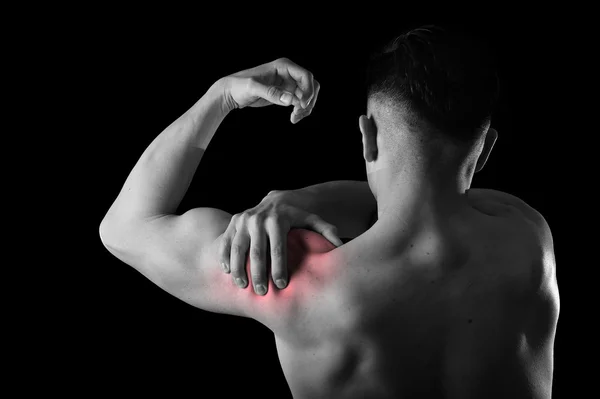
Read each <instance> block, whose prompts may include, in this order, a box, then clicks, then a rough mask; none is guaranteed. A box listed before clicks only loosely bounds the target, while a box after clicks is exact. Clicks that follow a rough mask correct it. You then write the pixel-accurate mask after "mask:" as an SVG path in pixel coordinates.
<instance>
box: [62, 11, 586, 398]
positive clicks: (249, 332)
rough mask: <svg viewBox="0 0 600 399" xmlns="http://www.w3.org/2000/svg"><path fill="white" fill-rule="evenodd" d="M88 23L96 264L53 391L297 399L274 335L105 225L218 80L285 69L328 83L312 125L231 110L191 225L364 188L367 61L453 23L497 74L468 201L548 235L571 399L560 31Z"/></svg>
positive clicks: (82, 62)
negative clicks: (222, 214) (117, 249)
mask: <svg viewBox="0 0 600 399" xmlns="http://www.w3.org/2000/svg"><path fill="white" fill-rule="evenodd" d="M232 7H233V6H232ZM155 11H159V13H160V10H155ZM358 11H360V10H358ZM185 12H186V11H185V10H181V13H183V14H185ZM265 13H266V15H270V13H269V12H267V11H265ZM92 14H93V15H94V18H91V17H90V18H80V19H78V21H77V23H75V24H74V26H75V28H74V29H73V30H70V31H69V32H68V33H66V34H65V36H64V37H63V39H64V40H66V41H67V42H68V43H67V44H68V48H69V50H68V51H69V52H70V57H69V60H70V62H69V63H68V66H67V67H66V71H65V72H66V73H67V74H68V75H70V77H71V79H72V80H74V83H75V86H76V88H75V90H74V93H77V94H75V95H74V98H73V100H75V101H74V102H75V103H77V102H80V104H78V105H76V106H77V107H78V109H79V108H83V109H84V110H85V111H84V112H83V115H84V116H85V117H86V118H87V122H88V123H86V124H85V125H82V126H81V129H82V131H85V133H84V134H85V135H86V137H88V139H87V140H90V139H89V137H91V141H92V144H91V145H90V146H91V147H93V151H92V152H91V155H90V153H83V152H82V153H81V154H85V156H84V158H88V159H86V160H85V162H86V165H90V166H89V168H88V169H86V170H85V178H84V185H83V186H82V191H85V193H86V195H87V197H86V198H87V199H86V200H85V201H82V202H85V207H86V212H85V213H84V214H85V215H86V216H85V217H84V218H82V219H85V224H86V227H85V234H83V233H82V236H85V240H84V241H85V245H82V250H84V251H85V255H84V256H83V257H82V258H81V259H86V260H85V261H82V262H77V265H76V266H75V267H76V272H75V275H76V276H77V277H76V282H71V281H72V275H71V278H70V279H69V288H68V289H67V290H66V291H65V292H64V293H63V294H64V295H63V296H64V299H65V302H64V308H63V312H62V313H63V315H64V316H65V320H66V324H65V325H68V326H69V328H67V329H65V331H64V332H63V333H61V338H62V341H61V342H63V343H64V344H62V345H63V346H61V348H60V349H59V352H60V353H61V355H60V356H62V358H63V359H67V366H66V368H64V369H61V370H60V372H61V377H60V378H57V379H55V380H54V382H53V384H56V386H57V387H59V388H60V389H68V390H73V391H75V392H80V393H83V392H95V393H98V392H103V393H108V394H117V393H122V392H130V393H141V392H144V393H158V392H172V396H179V395H175V394H174V392H178V393H186V394H192V395H199V397H240V396H242V395H257V396H259V395H264V397H276V398H285V397H291V395H290V394H289V389H288V388H287V385H286V382H285V379H284V377H283V373H282V371H281V367H280V366H279V363H278V360H277V354H276V350H275V345H274V338H273V336H272V334H271V333H270V331H269V330H268V329H267V328H266V327H264V326H262V325H261V324H259V323H258V322H256V321H254V320H250V319H243V318H236V317H232V316H226V315H219V314H213V313H208V312H204V311H201V310H198V309H195V308H193V307H192V306H190V305H187V304H185V303H184V302H182V301H180V300H178V299H176V298H174V297H172V296H170V295H169V294H167V293H165V292H163V291H162V290H160V289H159V288H158V287H156V286H154V285H153V284H152V283H151V282H150V281H149V280H146V279H145V278H144V277H143V276H142V275H140V274H139V273H138V272H136V271H135V270H134V269H132V268H131V267H129V266H127V265H125V264H124V263H122V262H120V261H119V260H117V259H116V258H114V257H113V256H112V255H111V254H110V253H109V252H108V251H107V250H106V249H105V248H104V247H103V246H102V243H101V242H100V238H99V235H98V227H99V225H100V221H101V220H102V217H103V216H104V214H105V213H106V211H107V210H108V208H109V207H110V205H111V203H112V201H113V200H114V199H115V198H116V196H117V194H118V192H119V190H120V188H121V186H122V184H123V183H124V181H125V179H126V177H127V175H128V173H129V172H130V170H131V169H132V168H133V166H134V165H135V163H136V161H137V159H138V158H139V156H140V155H141V154H142V152H143V151H144V149H145V148H146V147H147V146H148V145H149V144H150V142H151V141H152V140H153V139H154V138H155V137H156V135H158V134H159V133H160V132H161V131H162V130H163V129H164V128H165V127H166V126H167V125H169V124H170V123H171V122H172V121H173V120H174V119H176V118H177V117H178V116H179V115H181V114H182V113H183V112H185V111H186V110H187V109H188V108H189V107H190V106H192V105H193V104H194V102H195V101H197V100H198V99H199V98H200V97H201V96H202V94H203V93H204V92H205V91H206V89H208V87H209V86H210V85H211V84H212V83H213V82H214V81H215V80H217V79H218V78H220V77H222V76H225V75H228V74H231V73H234V72H237V71H239V70H242V69H246V68H250V67H253V66H256V65H259V64H262V63H265V62H268V61H271V60H273V59H276V58H279V57H287V58H290V59H291V60H293V61H294V62H296V63H298V64H300V65H302V66H304V67H306V68H307V69H309V70H310V71H312V72H313V74H314V76H315V78H316V79H317V80H319V82H320V83H321V85H322V88H321V93H320V95H319V99H318V103H317V107H316V108H315V110H314V112H313V114H312V115H311V116H310V117H309V118H307V119H305V120H303V121H302V122H300V123H299V124H297V125H292V124H291V123H290V122H289V114H290V111H291V109H289V108H281V107H274V106H272V107H268V108H261V109H243V110H238V111H235V112H232V113H231V114H230V115H229V116H228V117H227V119H226V120H225V121H224V122H223V124H222V125H221V127H220V128H219V130H218V132H217V134H216V135H215V137H214V139H213V140H212V142H211V144H210V146H209V148H208V151H207V152H206V154H205V156H204V159H203V160H202V162H201V164H200V166H199V169H198V172H197V173H196V176H195V178H194V181H193V183H192V185H191V187H190V189H189V191H188V194H187V195H186V197H185V199H184V200H183V202H182V204H181V206H180V211H185V210H187V209H190V208H192V207H198V206H210V207H217V208H221V209H224V210H225V211H228V212H230V213H232V214H233V213H237V212H240V211H243V210H244V209H246V208H248V207H251V206H254V205H256V204H257V203H258V202H259V201H260V200H261V199H262V198H263V197H264V196H265V195H266V194H267V193H268V191H270V190H273V189H294V188H300V187H303V186H306V185H309V184H315V183H319V182H324V181H329V180H340V179H353V180H366V174H365V170H364V161H363V159H362V150H361V149H362V147H361V136H360V132H359V130H358V117H359V116H360V115H361V114H362V113H364V111H365V99H364V93H363V92H362V85H361V84H362V79H363V76H364V66H365V61H366V57H367V55H368V54H369V52H370V51H371V50H373V48H374V47H375V46H377V45H378V44H381V43H382V42H383V41H386V40H387V39H389V38H390V37H391V36H392V35H394V34H397V33H399V32H400V31H402V30H405V29H407V28H413V27H417V26H419V25H421V24H425V23H442V24H448V23H449V22H450V21H452V22H450V23H452V24H457V25H461V26H463V27H464V26H467V27H468V28H469V29H470V30H471V31H472V32H474V33H476V34H478V35H480V36H483V37H485V38H487V40H488V41H489V43H490V44H491V45H492V47H493V48H494V49H495V51H496V54H497V56H498V59H499V62H500V79H501V96H500V103H499V106H498V110H497V112H496V114H495V117H494V119H493V122H492V126H494V127H495V128H496V129H497V130H498V132H499V139H498V141H497V143H496V146H495V148H494V151H493V153H492V155H491V157H490V159H489V160H488V163H487V165H486V167H485V168H484V170H483V171H482V172H480V173H478V174H477V175H476V177H475V179H474V181H473V187H485V188H494V189H498V190H502V191H506V192H509V193H511V194H514V195H516V196H518V197H520V198H522V199H523V200H525V201H526V202H527V203H529V204H530V205H531V206H533V207H534V208H536V209H537V210H538V211H540V212H541V213H542V214H543V215H544V216H545V218H546V220H547V221H548V223H549V225H550V227H551V229H552V232H553V237H554V242H555V253H556V259H557V274H558V283H559V289H560V293H561V305H562V307H561V316H560V320H559V326H558V332H557V336H556V344H555V378H554V392H555V394H554V397H571V395H573V394H574V389H575V388H574V385H572V384H571V381H570V380H569V378H568V372H567V370H568V368H569V364H570V360H569V359H570V356H572V354H571V353H570V352H569V351H568V348H567V344H566V342H567V336H569V335H571V333H570V331H573V330H574V328H573V327H572V324H571V323H573V321H572V320H570V317H572V316H570V313H569V309H570V308H572V307H573V304H572V303H571V302H569V293H570V292H573V291H574V277H573V274H572V272H570V271H569V270H568V269H567V268H566V266H564V265H565V264H566V259H565V258H566V254H567V253H568V250H567V246H566V240H567V238H568V237H567V235H568V234H569V232H568V231H567V230H566V229H565V228H563V227H561V226H564V225H565V219H566V215H565V214H564V212H563V211H562V210H561V209H563V205H562V202H561V200H560V199H559V198H558V196H557V195H556V192H557V186H558V185H559V184H560V183H559V182H558V180H560V179H561V176H562V175H563V174H564V170H562V166H561V165H564V162H558V160H557V155H558V154H560V153H561V150H563V152H564V148H563V147H562V146H563V145H564V144H563V143H562V142H561V141H560V140H559V134H560V133H561V131H562V126H560V125H559V122H558V121H557V120H556V119H555V118H554V116H555V115H557V114H558V113H559V109H558V105H557V102H556V100H555V93H556V89H555V88H553V86H552V84H550V82H553V81H554V80H555V77H556V76H557V75H559V74H560V71H559V67H560V65H559V64H557V63H556V62H555V57H556V54H555V51H554V50H553V49H554V46H556V43H557V40H558V39H559V37H560V35H559V32H560V31H561V30H562V29H563V28H562V25H561V24H560V23H558V22H555V21H553V20H548V19H544V18H523V19H517V18H515V17H513V16H511V17H509V18H504V19H498V21H497V22H496V21H492V20H490V19H488V18H477V17H471V18H469V19H468V20H469V23H463V22H458V21H457V20H455V19H450V18H446V19H444V18H433V17H429V16H427V15H426V14H420V15H418V16H414V15H410V16H405V17H398V16H397V14H395V15H394V16H393V18H392V17H389V18H387V19H386V18H372V17H371V14H370V13H369V12H368V11H367V10H365V12H364V13H363V14H361V13H360V12H359V13H357V15H356V16H355V17H354V18H352V19H350V18H346V17H342V16H340V15H336V16H324V15H322V16H315V15H314V14H311V18H302V16H301V14H302V13H300V15H295V16H294V17H285V18H273V17H268V18H265V19H264V20H259V21H254V20H253V21H252V22H250V21H248V20H247V21H245V22H238V21H236V22H235V23H234V22H231V21H229V20H228V18H227V13H223V12H220V13H217V14H208V13H205V14H194V15H192V16H191V17H190V16H189V15H188V16H187V17H188V18H185V19H182V20H180V19H179V18H177V17H173V16H171V14H169V16H168V17H167V16H165V18H164V20H163V19H160V18H156V17H155V18H152V19H147V18H145V17H144V16H143V15H138V14H136V13H123V14H121V13H119V12H105V13H100V12H96V13H92ZM238 14H239V13H238ZM238 16H239V15H238ZM242 19H243V18H242ZM249 19H250V18H249ZM190 20H192V21H190ZM78 32H81V37H79V33H78ZM79 95H81V97H79ZM88 142H89V141H86V143H88ZM83 248H85V249H83ZM213 390H215V391H214V393H209V392H211V391H213ZM567 392H569V393H570V395H568V396H567V395H566V393H567Z"/></svg>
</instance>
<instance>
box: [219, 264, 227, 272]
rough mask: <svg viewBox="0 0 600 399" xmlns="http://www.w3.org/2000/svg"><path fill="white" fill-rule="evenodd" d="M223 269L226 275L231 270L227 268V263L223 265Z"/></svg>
mask: <svg viewBox="0 0 600 399" xmlns="http://www.w3.org/2000/svg"><path fill="white" fill-rule="evenodd" d="M221 267H222V268H223V270H225V272H226V273H228V272H229V268H228V267H227V265H226V264H225V263H221Z"/></svg>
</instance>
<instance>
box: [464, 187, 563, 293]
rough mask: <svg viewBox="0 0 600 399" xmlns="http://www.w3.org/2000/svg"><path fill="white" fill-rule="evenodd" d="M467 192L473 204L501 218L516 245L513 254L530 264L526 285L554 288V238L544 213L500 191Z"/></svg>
mask: <svg viewBox="0 0 600 399" xmlns="http://www.w3.org/2000/svg"><path fill="white" fill-rule="evenodd" d="M468 196H469V199H470V200H472V201H473V204H474V207H475V208H477V209H479V210H482V212H483V213H487V214H488V215H492V216H499V217H501V218H502V220H503V224H504V225H505V226H507V232H508V233H510V235H509V238H510V241H511V242H513V243H514V245H518V247H519V250H518V251H517V250H516V248H515V251H514V254H515V255H517V254H518V256H520V257H522V259H523V260H524V261H525V262H526V263H527V265H528V266H529V267H530V269H529V273H528V276H529V278H528V281H529V284H528V286H529V288H530V289H532V290H533V291H534V292H535V291H540V290H542V291H547V290H551V291H553V290H554V288H553V287H554V286H555V285H556V277H555V272H556V270H555V268H556V265H555V259H554V242H553V238H552V232H551V230H550V226H549V225H548V222H547V221H546V219H545V218H544V216H543V215H542V214H541V213H540V212H539V211H537V210H536V209H535V208H533V207H532V206H530V205H529V204H527V203H526V202H525V201H523V200H522V199H520V198H518V197H516V196H514V195H512V194H508V193H505V192H502V191H498V190H492V189H473V190H469V193H468ZM530 292H532V291H530Z"/></svg>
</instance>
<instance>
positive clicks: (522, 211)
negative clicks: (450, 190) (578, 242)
mask: <svg viewBox="0 0 600 399" xmlns="http://www.w3.org/2000/svg"><path fill="white" fill-rule="evenodd" d="M467 196H468V198H469V201H471V203H472V204H473V205H474V207H476V208H477V209H479V210H482V211H483V212H484V213H486V214H489V215H491V216H506V217H509V218H511V219H513V220H518V221H523V222H526V223H528V224H530V225H531V227H532V228H533V229H534V230H535V232H536V233H537V234H538V235H539V236H541V238H545V239H548V238H551V237H548V235H549V234H550V227H549V226H548V222H547V221H546V219H545V218H544V216H542V214H541V213H540V212H539V211H537V210H536V209H535V208H533V207H532V206H531V205H529V204H527V203H526V202H525V201H523V200H522V199H521V198H519V197H517V196H515V195H512V194H509V193H506V192H503V191H499V190H493V189H483V188H476V189H471V190H469V191H468V194H467Z"/></svg>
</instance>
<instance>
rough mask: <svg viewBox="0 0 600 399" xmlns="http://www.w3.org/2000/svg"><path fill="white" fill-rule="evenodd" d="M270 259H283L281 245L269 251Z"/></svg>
mask: <svg viewBox="0 0 600 399" xmlns="http://www.w3.org/2000/svg"><path fill="white" fill-rule="evenodd" d="M271 257H273V258H274V259H281V258H283V246H282V245H275V246H274V247H273V248H272V249H271Z"/></svg>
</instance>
